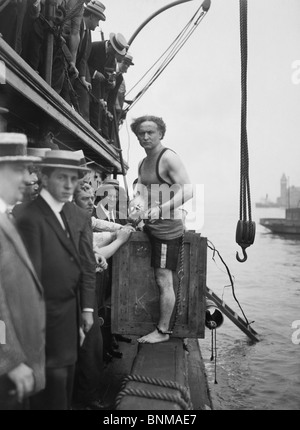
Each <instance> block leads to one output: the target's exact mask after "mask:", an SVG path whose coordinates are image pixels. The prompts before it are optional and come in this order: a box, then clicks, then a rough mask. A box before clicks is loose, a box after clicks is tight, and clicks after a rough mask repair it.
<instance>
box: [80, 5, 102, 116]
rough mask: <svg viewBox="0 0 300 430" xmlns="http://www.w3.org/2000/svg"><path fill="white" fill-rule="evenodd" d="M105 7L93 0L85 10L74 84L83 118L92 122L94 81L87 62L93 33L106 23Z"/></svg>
mask: <svg viewBox="0 0 300 430" xmlns="http://www.w3.org/2000/svg"><path fill="white" fill-rule="evenodd" d="M104 11H105V6H104V5H103V4H102V3H101V2H100V1H99V0H91V1H90V2H88V3H87V5H86V6H85V8H84V13H83V20H82V21H81V26H80V43H79V47H78V51H77V58H76V67H77V69H78V72H79V79H76V80H75V82H74V90H75V91H76V94H77V96H78V104H79V109H80V114H81V116H82V117H83V118H84V119H85V120H86V121H87V122H90V94H89V92H90V91H91V89H92V79H91V75H90V71H89V67H88V64H87V60H88V58H89V56H90V53H91V50H92V34H91V32H92V31H94V30H95V29H96V27H98V26H99V22H100V21H106V17H105V15H104Z"/></svg>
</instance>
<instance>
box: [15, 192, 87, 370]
mask: <svg viewBox="0 0 300 430" xmlns="http://www.w3.org/2000/svg"><path fill="white" fill-rule="evenodd" d="M64 213H65V218H66V221H67V223H68V227H69V233H70V238H68V237H67V234H66V232H65V231H64V230H63V228H62V227H61V225H60V223H59V221H58V220H57V218H56V216H55V214H54V213H53V211H52V210H51V208H50V207H49V205H48V204H47V203H46V202H45V200H44V199H43V198H42V197H40V196H39V197H38V198H37V199H36V200H34V201H33V202H31V203H29V205H27V206H26V207H25V208H24V211H23V212H22V213H21V214H20V215H19V216H18V218H17V222H18V227H19V230H20V233H21V235H22V237H23V240H24V243H25V245H26V247H27V249H28V252H29V255H30V257H31V259H32V262H33V264H34V267H35V269H36V271H37V274H38V276H39V279H40V280H41V283H42V285H43V287H44V290H45V299H46V310H47V324H46V364H47V366H48V367H65V366H68V365H72V364H74V363H75V362H76V359H77V346H78V332H79V324H78V320H79V315H78V302H79V292H80V305H81V309H84V308H86V307H88V308H93V307H94V298H95V258H94V255H93V250H92V230H91V226H90V218H89V216H88V215H87V214H86V213H85V212H84V211H83V210H82V209H80V208H79V207H77V206H75V205H73V204H72V203H66V204H65V206H64Z"/></svg>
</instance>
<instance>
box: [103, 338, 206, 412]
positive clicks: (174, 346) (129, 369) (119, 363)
mask: <svg viewBox="0 0 300 430" xmlns="http://www.w3.org/2000/svg"><path fill="white" fill-rule="evenodd" d="M130 338H131V339H132V342H131V343H124V342H120V343H119V350H120V352H122V354H123V357H122V358H121V359H118V358H114V359H113V361H112V362H111V363H109V364H108V365H107V366H106V369H105V376H104V381H103V396H104V399H105V402H107V403H109V404H113V405H115V409H118V410H183V409H192V410H210V409H213V407H212V403H211V398H210V394H209V389H208V385H207V378H206V374H205V368H204V363H203V360H202V356H201V351H200V348H199V343H198V340H197V339H185V340H183V339H177V338H172V339H171V340H170V341H169V342H165V343H161V344H155V345H149V344H148V345H147V344H144V345H141V344H138V343H137V342H136V339H137V337H134V336H130ZM128 375H131V377H132V378H133V379H136V378H137V380H136V381H131V380H130V378H129V381H127V382H126V383H124V378H125V377H127V376H128ZM141 380H143V381H142V382H141ZM150 380H151V381H152V380H154V381H158V382H159V384H158V385H156V383H155V384H154V385H153V384H152V382H151V384H148V383H147V382H148V381H150ZM169 382H171V385H172V387H166V385H168V383H169ZM124 389H125V391H124ZM184 390H186V391H187V393H188V399H185V401H181V400H182V397H184V393H183V395H182V391H184ZM141 392H142V393H149V392H150V395H149V396H150V397H147V395H146V396H144V395H140V393H141ZM132 393H133V394H132ZM136 394H137V395H136ZM168 396H169V398H170V401H169V400H168ZM162 398H163V399H162ZM172 399H175V401H174V402H172V401H171V400H172ZM176 399H178V400H180V401H178V402H177V401H176ZM188 403H189V404H188Z"/></svg>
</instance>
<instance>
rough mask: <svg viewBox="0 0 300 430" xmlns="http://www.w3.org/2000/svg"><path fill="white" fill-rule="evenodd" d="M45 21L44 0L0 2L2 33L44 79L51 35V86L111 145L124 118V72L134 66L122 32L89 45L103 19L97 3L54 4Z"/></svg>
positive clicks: (66, 1)
mask: <svg viewBox="0 0 300 430" xmlns="http://www.w3.org/2000/svg"><path fill="white" fill-rule="evenodd" d="M56 5H57V7H56V10H55V16H53V17H51V19H49V17H48V15H47V11H46V2H45V0H10V1H7V0H0V34H1V35H2V37H3V39H4V40H5V41H6V42H7V43H8V44H9V45H10V46H11V47H12V48H13V49H14V50H15V51H16V52H17V53H18V54H19V55H20V56H21V57H22V58H23V59H24V60H25V61H26V62H27V63H28V64H29V65H30V66H31V67H32V69H33V70H35V71H36V72H37V73H39V74H40V75H41V76H42V77H44V75H45V67H47V66H46V64H47V62H46V58H45V52H46V46H47V41H48V36H49V34H53V35H54V44H53V45H54V46H53V58H52V62H53V65H52V79H51V86H52V88H53V89H54V90H55V91H56V92H57V93H58V94H60V95H61V97H62V98H64V99H65V100H66V101H67V102H68V103H69V104H70V105H72V106H73V107H74V108H75V109H76V110H77V111H78V112H79V113H80V115H81V116H82V117H83V118H84V119H85V120H86V121H87V122H88V123H90V124H91V126H92V127H93V128H94V129H95V130H97V132H99V133H100V134H101V135H102V136H103V137H104V138H105V139H106V140H108V141H109V142H111V143H113V142H114V141H115V132H116V128H117V127H118V125H119V124H120V122H121V121H122V119H123V117H124V112H123V105H124V100H125V98H124V94H125V81H124V78H123V74H124V73H127V70H128V67H129V66H132V65H133V57H132V55H131V54H130V53H129V52H128V48H129V46H128V44H127V41H126V39H125V37H124V36H123V35H122V34H120V33H111V34H110V35H109V37H108V38H107V39H106V40H102V41H99V42H93V41H92V33H91V32H92V31H94V30H95V29H96V28H97V27H98V26H99V23H100V21H105V20H106V16H105V13H104V12H105V6H104V5H103V4H102V3H101V2H100V1H99V0H90V1H84V0H57V1H56Z"/></svg>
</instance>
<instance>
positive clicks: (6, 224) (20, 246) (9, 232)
mask: <svg viewBox="0 0 300 430" xmlns="http://www.w3.org/2000/svg"><path fill="white" fill-rule="evenodd" d="M0 227H1V228H2V230H3V232H4V234H5V236H6V237H7V239H8V240H9V241H10V242H11V243H12V244H13V246H14V248H15V250H16V252H17V253H18V255H19V257H20V258H21V260H22V261H23V262H24V263H25V265H26V266H27V267H28V269H29V270H30V272H31V273H32V275H33V278H34V280H35V282H36V284H37V286H38V289H39V290H40V292H41V294H43V287H42V285H41V283H40V281H39V279H38V277H37V274H36V272H35V270H34V267H33V265H32V262H31V260H30V258H29V256H28V253H27V251H26V248H25V245H24V243H23V241H22V239H21V237H20V235H19V233H18V231H17V230H16V228H15V226H14V225H13V223H12V222H11V221H9V220H8V218H7V217H6V216H5V215H2V214H0Z"/></svg>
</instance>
